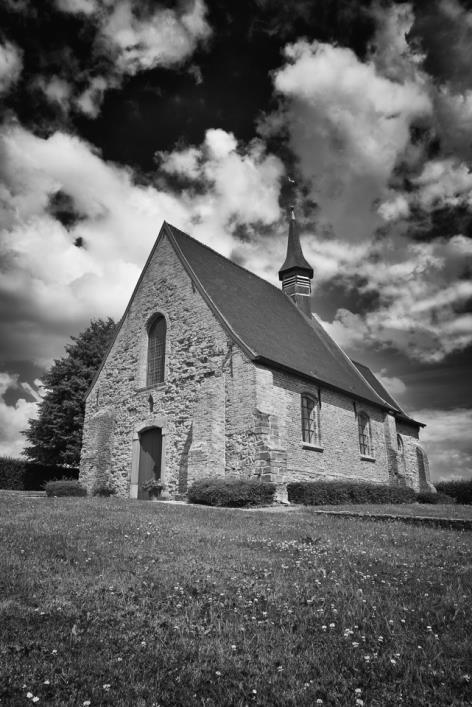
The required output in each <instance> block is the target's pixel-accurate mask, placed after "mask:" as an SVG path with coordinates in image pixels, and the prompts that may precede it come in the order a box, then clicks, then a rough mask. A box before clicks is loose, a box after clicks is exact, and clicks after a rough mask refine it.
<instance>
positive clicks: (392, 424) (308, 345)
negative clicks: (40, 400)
mask: <svg viewBox="0 0 472 707" xmlns="http://www.w3.org/2000/svg"><path fill="white" fill-rule="evenodd" d="M312 278H313V269H312V268H311V266H310V265H309V263H308V262H307V261H306V260H305V258H304V256H303V252H302V248H301V245H300V240H299V235H298V230H297V222H296V220H295V217H294V214H293V211H292V212H291V216H290V225H289V234H288V247H287V258H286V260H285V262H284V264H283V265H282V267H281V269H280V271H279V279H280V280H281V284H282V287H281V289H279V288H277V287H274V286H273V285H271V284H269V283H268V282H266V281H265V280H262V279H261V278H259V277H257V276H256V275H254V274H253V273H251V272H249V271H248V270H246V269H244V268H242V267H240V266H239V265H236V264H235V263H233V262H231V261H230V260H228V259H227V258H224V257H223V256H221V255H219V254H218V253H216V252H215V251H213V250H212V249H210V248H208V247H207V246H205V245H203V244H202V243H200V242H198V241H196V240H194V239H193V238H191V237H190V236H188V235H186V234H185V233H183V232H182V231H180V230H178V229H177V228H175V227H174V226H171V225H170V224H168V223H166V222H164V224H163V225H162V228H161V231H160V233H159V236H158V238H157V241H156V243H155V245H154V247H153V249H152V252H151V254H150V256H149V258H148V261H147V263H146V265H145V267H144V270H143V272H142V274H141V277H140V279H139V281H138V284H137V285H136V288H135V290H134V292H133V295H132V297H131V300H130V302H129V304H128V307H127V309H126V311H125V313H124V316H123V318H122V320H121V322H120V324H119V326H118V327H117V333H116V336H115V339H114V341H113V342H112V344H111V346H110V348H109V351H108V353H107V355H106V356H105V359H104V361H103V363H102V366H101V368H100V370H99V372H98V373H97V375H96V377H95V380H94V381H93V383H92V385H91V388H90V390H89V392H88V395H87V400H86V412H85V422H84V432H83V446H82V456H81V464H80V479H81V481H82V482H83V483H84V484H85V485H86V486H87V487H88V488H89V489H90V490H92V489H93V487H94V486H96V485H102V484H107V485H112V486H113V487H114V488H115V489H116V491H117V492H118V493H119V494H120V495H121V496H131V497H132V498H148V492H147V491H146V490H145V489H143V484H144V483H145V482H146V481H148V480H149V479H152V478H155V479H160V480H161V482H162V483H163V484H164V485H165V489H166V493H167V495H168V496H169V497H171V498H175V497H179V496H180V495H183V494H185V492H186V490H187V488H188V486H189V485H190V484H192V482H193V481H195V480H196V479H200V478H204V477H209V476H213V477H225V476H239V477H245V478H260V479H265V480H271V481H273V482H275V483H277V484H278V485H279V489H280V490H281V491H283V488H284V485H285V484H286V483H287V482H289V481H297V480H307V481H308V480H310V481H311V480H317V479H324V480H339V479H344V480H346V479H350V480H354V481H367V482H375V483H384V484H386V483H387V484H397V485H406V486H411V487H413V488H414V489H421V490H428V489H431V485H430V480H429V470H428V461H427V457H426V454H425V452H424V450H423V449H422V447H421V444H420V442H419V431H420V428H421V427H422V426H423V425H422V424H421V422H417V421H415V420H413V419H412V418H410V417H409V416H408V414H407V413H406V412H405V411H404V410H403V409H402V408H401V407H400V405H399V404H398V403H397V402H396V400H395V399H394V398H392V396H391V395H390V394H389V393H388V392H387V390H385V388H384V387H383V385H382V384H381V383H380V382H379V380H378V379H377V378H376V377H375V376H374V374H373V373H372V371H370V369H369V368H367V366H364V365H362V364H361V363H357V362H355V361H351V360H350V359H349V358H348V356H347V355H346V354H345V353H344V352H343V351H342V349H341V348H340V347H339V346H338V345H337V344H336V343H335V342H334V341H333V339H332V338H331V337H330V336H329V335H328V334H327V333H326V331H325V330H324V329H323V327H322V326H321V325H320V323H319V322H318V321H317V319H316V318H315V317H313V315H312V314H311V308H310V295H311V280H312Z"/></svg>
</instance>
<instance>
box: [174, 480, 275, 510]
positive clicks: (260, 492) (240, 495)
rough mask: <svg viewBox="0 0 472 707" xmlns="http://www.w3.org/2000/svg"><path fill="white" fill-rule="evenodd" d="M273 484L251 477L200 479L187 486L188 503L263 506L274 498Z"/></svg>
mask: <svg viewBox="0 0 472 707" xmlns="http://www.w3.org/2000/svg"><path fill="white" fill-rule="evenodd" d="M274 493H275V485H274V484H272V483H270V482H268V481H258V480H252V479H200V480H199V481H195V483H194V484H192V486H191V487H190V488H189V490H188V492H187V497H188V500H189V501H190V503H202V504H204V505H206V506H230V507H233V508H241V507H242V506H265V505H269V504H271V503H272V502H273V500H274Z"/></svg>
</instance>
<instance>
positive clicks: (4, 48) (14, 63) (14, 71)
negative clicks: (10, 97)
mask: <svg viewBox="0 0 472 707" xmlns="http://www.w3.org/2000/svg"><path fill="white" fill-rule="evenodd" d="M22 68H23V61H22V56H21V51H20V50H19V49H18V47H16V46H15V45H14V44H12V43H11V42H5V43H4V44H0V94H1V93H5V92H6V91H8V90H9V89H10V87H11V86H12V85H13V84H14V83H15V82H16V81H17V80H18V79H19V77H20V74H21V70H22Z"/></svg>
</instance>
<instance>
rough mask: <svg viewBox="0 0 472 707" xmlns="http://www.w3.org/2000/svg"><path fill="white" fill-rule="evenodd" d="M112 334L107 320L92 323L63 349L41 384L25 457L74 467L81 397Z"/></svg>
mask: <svg viewBox="0 0 472 707" xmlns="http://www.w3.org/2000/svg"><path fill="white" fill-rule="evenodd" d="M114 331H115V322H114V321H113V320H112V319H110V318H108V319H107V320H106V321H103V320H102V319H98V320H96V321H92V322H91V323H90V325H89V327H88V328H87V329H85V331H83V332H82V333H81V334H79V336H73V337H71V338H72V342H73V343H72V344H69V345H68V346H66V347H65V348H66V355H65V356H64V357H63V358H60V359H57V360H56V361H55V362H54V364H53V366H52V367H51V369H50V371H49V372H48V373H47V374H46V375H45V377H44V379H43V382H44V386H45V388H46V390H47V393H46V395H45V396H44V398H43V400H42V401H41V403H40V404H39V415H38V417H37V418H36V419H35V420H30V422H29V429H28V430H26V432H25V435H26V437H27V439H28V441H29V443H30V444H29V446H28V447H27V448H26V450H25V454H26V455H27V456H28V457H29V458H30V459H32V460H34V461H37V462H40V463H41V464H56V465H64V464H65V465H71V466H77V465H78V463H79V459H80V447H81V444H82V427H83V422H84V411H85V395H86V393H87V390H88V388H89V386H90V384H91V382H92V380H93V377H94V375H95V373H96V371H97V370H98V367H99V365H100V363H101V361H102V358H103V356H104V355H105V352H106V350H107V348H108V346H109V344H110V341H111V338H112V336H113V333H114Z"/></svg>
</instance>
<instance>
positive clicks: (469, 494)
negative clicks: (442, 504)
mask: <svg viewBox="0 0 472 707" xmlns="http://www.w3.org/2000/svg"><path fill="white" fill-rule="evenodd" d="M436 488H437V490H438V491H440V492H441V493H445V494H447V495H448V496H452V498H454V499H455V501H456V503H463V504H466V505H470V504H472V479H471V480H470V481H440V482H439V483H438V484H436Z"/></svg>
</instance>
